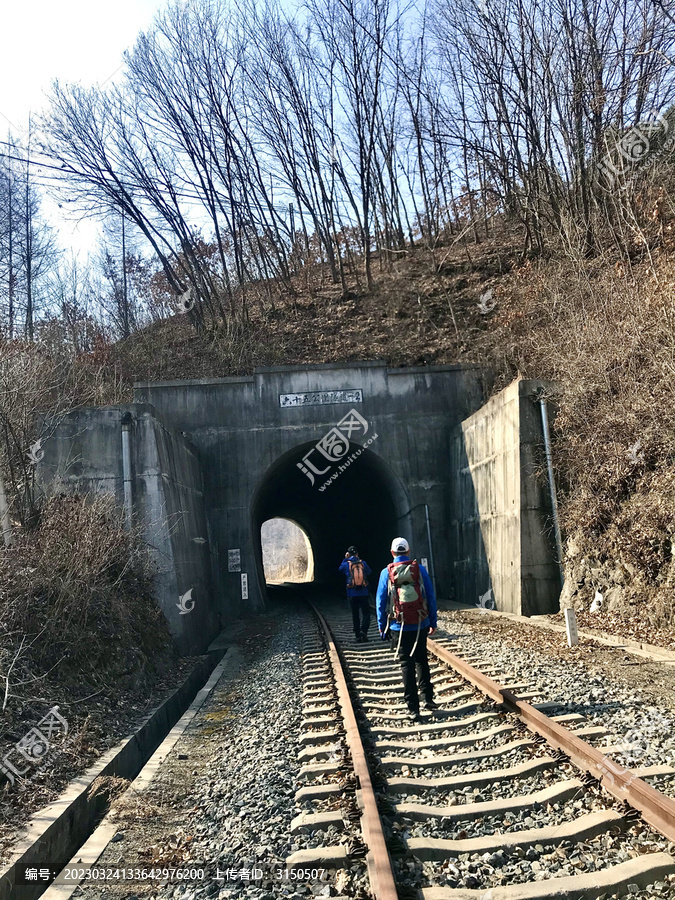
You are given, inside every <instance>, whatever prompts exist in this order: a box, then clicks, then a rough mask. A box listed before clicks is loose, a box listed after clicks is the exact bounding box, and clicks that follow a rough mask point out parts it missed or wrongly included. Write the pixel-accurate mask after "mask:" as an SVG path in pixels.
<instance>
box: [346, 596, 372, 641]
mask: <svg viewBox="0 0 675 900" xmlns="http://www.w3.org/2000/svg"><path fill="white" fill-rule="evenodd" d="M349 605H350V606H351V608H352V622H353V623H354V634H355V635H356V637H359V635H361V634H366V633H367V631H368V627H369V625H370V594H364V595H363V597H350V598H349ZM359 623H360V624H359Z"/></svg>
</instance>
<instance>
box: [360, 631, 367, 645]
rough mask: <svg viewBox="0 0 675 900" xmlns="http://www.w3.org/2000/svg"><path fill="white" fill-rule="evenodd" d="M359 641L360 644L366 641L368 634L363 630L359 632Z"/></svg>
mask: <svg viewBox="0 0 675 900" xmlns="http://www.w3.org/2000/svg"><path fill="white" fill-rule="evenodd" d="M361 643H362V644H367V643H368V635H367V634H366V632H365V631H363V632H361Z"/></svg>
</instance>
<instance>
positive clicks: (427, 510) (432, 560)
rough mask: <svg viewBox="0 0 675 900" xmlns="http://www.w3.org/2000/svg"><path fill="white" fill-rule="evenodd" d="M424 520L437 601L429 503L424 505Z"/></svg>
mask: <svg viewBox="0 0 675 900" xmlns="http://www.w3.org/2000/svg"><path fill="white" fill-rule="evenodd" d="M424 518H425V519H426V523H427V543H428V544H429V563H430V565H431V572H430V573H429V574H430V575H431V583H432V584H433V586H434V594H436V599H438V591H437V590H436V566H435V565H434V551H433V548H432V546H431V524H430V522H429V505H428V504H427V503H425V504H424Z"/></svg>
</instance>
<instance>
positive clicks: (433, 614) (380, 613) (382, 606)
mask: <svg viewBox="0 0 675 900" xmlns="http://www.w3.org/2000/svg"><path fill="white" fill-rule="evenodd" d="M409 560H410V557H409V556H405V555H401V556H395V557H394V559H393V562H403V561H405V562H408V561H409ZM418 565H419V567H420V575H421V576H422V582H423V584H424V591H425V593H426V595H427V608H428V610H429V615H428V616H427V617H426V619H422V622H421V623H420V624H419V625H404V626H403V630H404V631H417V629H418V628H427V627H431V628H436V627H437V626H438V621H437V609H436V595H435V594H434V586H433V584H432V583H431V578H429V573H428V572H427V570H426V569H425V568H424V566H423V565H422V563H419V564H418ZM375 604H376V607H377V624H378V627H379V629H380V631H384V629H385V628H386V627H387V606H388V605H389V569H382V571H381V572H380V581H379V584H378V585H377V597H376V600H375ZM390 628H391V630H392V631H396V632H398V631H400V630H401V626H400V625H399V624H398V622H392V623H391V625H390Z"/></svg>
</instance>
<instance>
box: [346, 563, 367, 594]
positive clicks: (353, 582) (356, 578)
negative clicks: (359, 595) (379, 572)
mask: <svg viewBox="0 0 675 900" xmlns="http://www.w3.org/2000/svg"><path fill="white" fill-rule="evenodd" d="M347 587H349V588H360V587H368V579H367V578H366V573H365V572H364V571H363V563H362V562H361V560H360V559H358V558H357V559H355V560H351V559H350V560H349V578H348V579H347Z"/></svg>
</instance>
